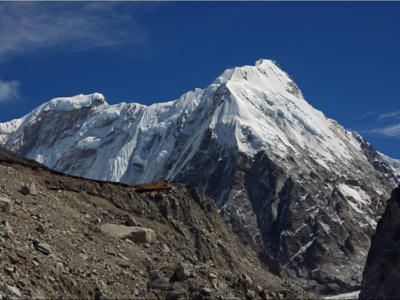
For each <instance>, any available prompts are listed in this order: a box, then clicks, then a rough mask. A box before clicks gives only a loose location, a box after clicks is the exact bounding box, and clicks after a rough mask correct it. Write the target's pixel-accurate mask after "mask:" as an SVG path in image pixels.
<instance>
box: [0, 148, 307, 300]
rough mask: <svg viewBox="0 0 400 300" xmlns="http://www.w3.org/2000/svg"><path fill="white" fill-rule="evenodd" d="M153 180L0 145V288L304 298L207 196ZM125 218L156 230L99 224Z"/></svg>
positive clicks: (132, 295)
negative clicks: (71, 170)
mask: <svg viewBox="0 0 400 300" xmlns="http://www.w3.org/2000/svg"><path fill="white" fill-rule="evenodd" d="M165 187H167V188H165ZM157 188H158V189H152V186H127V185H125V184H119V183H111V182H102V181H95V180H88V179H83V178H78V177H73V176H69V175H64V174H61V173H59V172H56V171H53V170H51V169H48V168H47V167H45V166H43V165H41V164H39V163H37V162H35V161H29V160H25V159H22V158H20V157H18V156H16V155H15V154H14V153H12V152H10V151H8V150H6V149H4V148H2V147H0V203H7V202H11V203H12V211H11V212H9V213H7V212H5V211H4V209H2V210H3V211H2V212H0V221H1V222H2V223H1V225H0V233H1V234H0V236H1V237H0V265H1V268H0V273H1V276H0V282H1V285H0V295H1V296H2V297H5V296H7V297H15V298H40V299H43V298H47V299H94V298H95V299H106V298H107V297H108V298H112V299H178V298H179V299H189V298H190V299H217V298H219V299H226V298H233V297H240V298H246V297H247V298H250V299H251V298H257V297H258V298H263V299H274V298H277V299H278V298H282V297H283V298H309V297H310V295H307V294H305V293H304V292H302V291H301V290H300V289H299V288H296V287H295V286H293V285H292V284H291V283H289V282H288V280H287V279H285V278H284V277H282V276H281V277H278V276H275V275H273V274H271V273H270V272H269V271H268V269H267V267H265V266H264V265H263V264H262V263H261V262H260V260H259V258H258V255H257V253H255V252H254V251H253V250H252V249H251V247H249V246H244V245H242V244H240V243H239V241H238V238H237V237H236V236H235V235H234V234H233V233H232V232H231V231H230V230H229V228H228V227H227V226H226V225H225V223H224V222H223V220H222V218H221V216H220V214H219V211H218V208H217V206H216V205H215V203H214V201H212V200H211V199H210V198H208V197H207V196H202V195H200V194H198V192H197V190H196V189H195V188H192V187H185V186H184V185H183V184H180V183H166V182H164V185H162V184H159V185H158V186H157ZM127 220H130V222H131V223H130V224H129V225H131V226H125V227H123V228H125V229H127V228H128V229H135V230H139V231H140V230H142V231H143V230H145V231H147V232H148V233H151V232H152V230H154V235H152V234H147V235H145V236H142V237H140V236H139V237H138V236H136V239H140V238H144V240H143V241H138V240H136V242H132V241H131V240H135V239H133V238H131V237H128V238H118V237H115V236H113V235H110V234H109V233H107V232H106V230H105V229H104V228H106V227H107V226H108V227H110V226H113V225H107V226H104V225H105V224H116V225H120V224H126V221H127ZM135 225H136V226H135ZM123 226H124V225H123ZM130 239H131V240H130ZM272 267H273V261H272V264H271V262H270V268H272ZM271 270H272V269H271ZM272 271H274V270H272ZM275 271H276V270H275ZM277 274H279V273H277Z"/></svg>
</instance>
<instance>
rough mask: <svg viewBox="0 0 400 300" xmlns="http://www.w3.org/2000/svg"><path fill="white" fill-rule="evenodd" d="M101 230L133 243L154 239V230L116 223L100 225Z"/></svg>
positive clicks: (149, 241) (147, 241)
mask: <svg viewBox="0 0 400 300" xmlns="http://www.w3.org/2000/svg"><path fill="white" fill-rule="evenodd" d="M100 228H101V230H102V231H104V232H108V233H110V234H111V235H114V236H116V237H118V238H120V239H123V240H124V239H129V240H131V241H132V242H134V243H152V242H154V241H155V240H156V234H155V232H154V230H152V229H148V228H142V227H132V226H125V225H116V224H104V225H101V227H100Z"/></svg>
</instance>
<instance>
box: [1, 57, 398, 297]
mask: <svg viewBox="0 0 400 300" xmlns="http://www.w3.org/2000/svg"><path fill="white" fill-rule="evenodd" d="M322 100H323V99H322ZM0 144H2V145H5V147H6V148H8V149H10V150H13V151H14V152H16V153H18V154H19V155H21V156H24V157H28V158H31V159H35V160H37V161H39V162H41V163H43V164H45V165H47V166H49V167H51V168H54V169H56V170H58V171H61V172H64V173H68V174H73V175H77V176H82V177H87V178H93V179H99V180H110V181H119V182H124V183H129V184H133V183H143V182H150V181H155V180H160V179H166V180H170V181H180V182H184V183H185V184H188V185H192V186H196V187H197V188H198V189H199V191H200V192H201V193H206V194H207V195H209V196H210V197H212V198H213V199H214V200H215V201H216V203H217V204H218V206H219V207H220V208H221V211H222V214H223V216H224V218H225V220H226V221H227V223H228V224H230V225H231V226H232V230H233V231H234V232H236V233H237V234H238V236H239V237H240V238H241V239H242V240H243V241H245V242H246V243H249V244H251V245H252V246H253V247H255V248H258V249H259V250H263V249H267V250H268V251H269V252H270V253H271V254H272V255H274V257H276V258H279V260H280V261H281V262H282V264H283V265H284V266H285V269H286V270H287V274H288V275H289V276H290V278H292V279H293V278H294V279H296V278H297V279H296V280H298V283H300V284H302V285H303V286H306V287H307V286H309V288H310V289H314V288H315V289H317V290H318V289H319V287H318V286H319V285H320V284H324V283H326V284H328V285H329V288H331V286H332V280H331V279H329V278H332V277H331V276H332V274H336V273H335V272H336V271H337V266H340V268H341V269H340V270H341V271H340V276H339V275H338V277H333V278H334V279H333V280H334V282H338V284H340V286H342V285H348V286H349V288H350V289H353V287H354V286H355V285H357V284H358V279H357V278H359V276H360V275H359V274H358V273H357V274H358V275H357V274H355V273H353V271H354V270H353V267H354V266H357V265H358V264H363V262H364V261H365V256H363V253H364V252H365V251H366V249H368V247H369V244H368V242H366V241H367V240H368V238H369V236H370V235H371V234H372V232H373V229H374V226H375V224H376V218H377V216H379V213H380V212H381V211H382V208H383V207H384V200H385V197H386V195H387V191H389V190H390V189H391V188H392V186H393V185H396V184H398V182H399V178H400V176H399V175H397V174H398V173H396V172H395V169H396V170H397V169H398V168H399V167H398V166H399V165H400V162H398V161H394V160H390V159H389V158H385V157H384V156H382V155H380V154H379V153H377V152H376V150H375V149H374V148H373V147H372V146H371V145H370V144H368V143H367V142H366V141H365V140H364V139H363V138H362V137H361V136H360V135H358V134H357V133H353V134H351V133H350V132H348V131H347V130H346V129H345V128H343V127H342V126H340V125H339V124H338V123H337V122H335V121H334V120H331V119H329V118H327V117H326V116H325V115H324V114H323V113H322V112H320V111H318V110H316V109H314V108H313V107H312V106H311V105H310V104H308V103H307V102H306V101H305V99H304V97H303V95H302V93H301V91H300V90H299V88H298V87H297V85H296V84H295V83H294V81H293V78H292V77H291V76H289V75H288V74H287V73H285V72H284V71H282V69H281V68H280V66H279V64H278V63H276V62H274V61H272V60H263V59H262V60H259V61H257V62H256V63H255V64H254V65H253V66H243V67H238V68H233V69H228V70H226V71H225V72H223V73H222V74H221V75H220V76H219V77H218V78H217V79H216V80H214V82H213V83H212V84H211V85H210V86H208V87H207V88H205V89H197V88H196V89H193V90H192V91H190V92H187V93H185V94H183V95H182V96H181V97H180V98H179V99H176V100H173V101H169V102H164V103H156V104H153V105H150V106H146V105H141V104H138V103H128V104H127V103H120V104H115V105H108V104H107V102H106V101H105V98H104V97H103V95H101V94H98V93H95V94H92V95H86V96H84V95H78V96H75V97H70V98H56V99H53V100H51V101H49V102H47V103H44V104H43V105H41V106H39V107H38V108H36V109H35V110H34V111H32V112H31V113H29V114H28V115H27V116H25V117H23V118H21V119H18V120H13V121H10V122H7V123H0ZM385 160H386V162H385ZM160 203H161V202H160ZM162 205H164V204H162ZM165 205H173V204H165ZM149 210H151V207H149ZM264 246H265V248H263V247H264ZM307 249H309V250H310V251H309V250H307ZM326 257H330V259H329V261H324V259H325V258H326ZM331 260H332V261H331ZM303 261H304V262H306V263H304V264H303ZM350 261H351V262H352V264H353V265H349V262H350ZM316 262H319V263H318V265H317V263H316ZM319 265H320V266H321V270H320V269H319ZM315 270H320V271H318V272H314V271H315ZM343 270H344V274H345V276H342V274H343ZM357 270H358V269H357ZM357 272H358V271H357ZM307 274H311V275H307ZM319 274H320V275H319ZM360 274H361V273H360ZM328 275H329V276H328ZM335 276H336V275H335ZM357 276H358V277H357ZM312 278H315V280H313V279H312ZM324 278H325V279H324ZM324 280H325V281H326V282H325V281H324ZM329 288H328V290H329ZM328 292H329V291H328Z"/></svg>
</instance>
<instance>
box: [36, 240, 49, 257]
mask: <svg viewBox="0 0 400 300" xmlns="http://www.w3.org/2000/svg"><path fill="white" fill-rule="evenodd" d="M35 249H36V250H37V251H40V252H42V253H43V254H45V255H49V254H50V253H51V252H52V249H51V246H50V245H49V244H47V243H39V244H37V245H36V246H35Z"/></svg>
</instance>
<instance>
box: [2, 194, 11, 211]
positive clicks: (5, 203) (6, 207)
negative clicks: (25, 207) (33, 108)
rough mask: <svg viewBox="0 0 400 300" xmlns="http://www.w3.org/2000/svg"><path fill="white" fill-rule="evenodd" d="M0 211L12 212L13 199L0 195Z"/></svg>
mask: <svg viewBox="0 0 400 300" xmlns="http://www.w3.org/2000/svg"><path fill="white" fill-rule="evenodd" d="M0 211H1V212H5V213H11V212H12V202H11V200H9V199H7V198H4V197H0Z"/></svg>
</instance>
